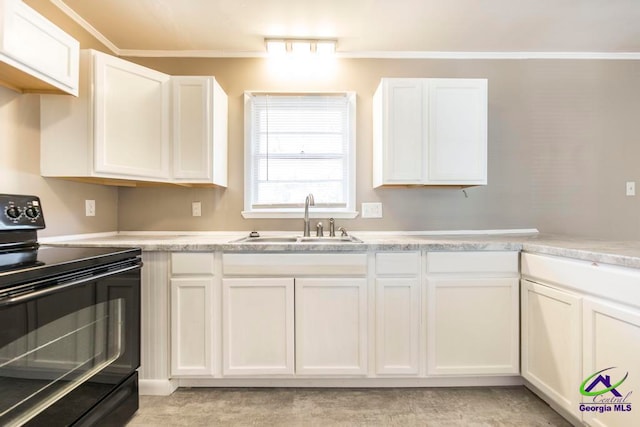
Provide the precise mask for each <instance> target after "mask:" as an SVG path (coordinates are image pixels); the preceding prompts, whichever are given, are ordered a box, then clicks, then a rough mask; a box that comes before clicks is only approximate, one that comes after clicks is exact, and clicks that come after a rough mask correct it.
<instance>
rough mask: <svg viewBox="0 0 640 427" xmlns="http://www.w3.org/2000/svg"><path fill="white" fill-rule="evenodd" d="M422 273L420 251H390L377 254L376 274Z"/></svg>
mask: <svg viewBox="0 0 640 427" xmlns="http://www.w3.org/2000/svg"><path fill="white" fill-rule="evenodd" d="M419 273H420V252H388V253H386V252H385V253H378V254H376V274H378V275H392V274H412V275H418V274H419Z"/></svg>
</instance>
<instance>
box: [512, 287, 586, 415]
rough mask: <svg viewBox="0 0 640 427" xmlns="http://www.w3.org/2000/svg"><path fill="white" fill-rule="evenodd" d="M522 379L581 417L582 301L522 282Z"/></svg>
mask: <svg viewBox="0 0 640 427" xmlns="http://www.w3.org/2000/svg"><path fill="white" fill-rule="evenodd" d="M521 292H522V295H521V299H522V305H521V307H522V314H521V320H522V376H523V377H524V378H525V379H526V380H527V381H529V382H530V383H531V384H533V385H534V386H535V387H537V388H538V389H539V390H540V391H542V392H544V393H545V394H547V395H549V396H550V397H551V398H552V399H553V401H554V402H556V404H558V405H559V406H560V407H562V408H563V409H565V410H566V411H568V412H570V413H572V414H573V415H575V416H576V417H580V413H579V410H578V399H579V396H580V395H579V393H578V386H579V385H580V383H581V381H582V380H581V376H582V364H581V359H582V357H581V353H582V336H581V334H582V327H581V323H582V317H581V310H580V305H581V297H580V296H579V295H577V294H574V293H571V292H566V291H562V290H559V289H553V288H551V287H548V286H543V285H540V284H537V283H533V282H531V281H528V280H522V290H521Z"/></svg>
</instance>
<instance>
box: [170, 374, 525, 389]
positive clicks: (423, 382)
mask: <svg viewBox="0 0 640 427" xmlns="http://www.w3.org/2000/svg"><path fill="white" fill-rule="evenodd" d="M177 382H178V386H179V387H301V388H304V387H307V388H308V387H314V388H316V387H317V388H324V387H354V388H371V387H376V388H378V387H407V388H409V387H493V386H518V385H522V377H520V376H504V377H494V376H491V377H460V378H452V377H446V378H206V379H205V378H180V379H177Z"/></svg>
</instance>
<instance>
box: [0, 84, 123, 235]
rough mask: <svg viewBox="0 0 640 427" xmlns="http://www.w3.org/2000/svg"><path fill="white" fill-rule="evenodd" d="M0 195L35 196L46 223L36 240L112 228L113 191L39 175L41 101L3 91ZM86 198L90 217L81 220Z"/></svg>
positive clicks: (115, 202)
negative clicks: (92, 208) (91, 209)
mask: <svg viewBox="0 0 640 427" xmlns="http://www.w3.org/2000/svg"><path fill="white" fill-rule="evenodd" d="M60 161H62V162H63V161H65V156H64V153H60ZM0 193H8V194H32V195H36V196H39V197H40V200H41V201H42V207H43V211H44V216H45V221H46V224H47V228H46V229H45V230H44V231H42V232H40V235H41V236H54V235H62V234H79V233H97V232H102V231H114V230H117V226H118V224H117V220H118V215H117V211H118V190H117V189H115V188H109V187H104V186H100V185H89V184H80V183H74V182H68V181H63V180H59V179H53V178H42V177H41V176H40V98H39V96H38V95H21V94H19V93H16V92H13V91H11V90H9V89H5V88H2V87H0ZM85 199H91V200H95V201H96V216H95V217H86V216H84V200H85ZM0 214H1V213H0Z"/></svg>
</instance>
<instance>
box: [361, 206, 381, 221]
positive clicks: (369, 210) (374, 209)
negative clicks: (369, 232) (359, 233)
mask: <svg viewBox="0 0 640 427" xmlns="http://www.w3.org/2000/svg"><path fill="white" fill-rule="evenodd" d="M362 218H382V203H363V204H362Z"/></svg>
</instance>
